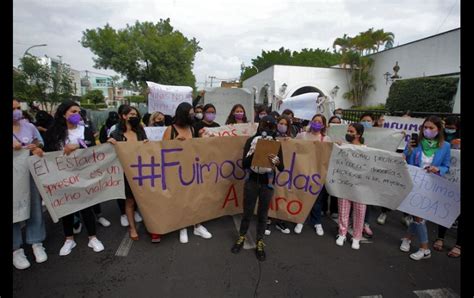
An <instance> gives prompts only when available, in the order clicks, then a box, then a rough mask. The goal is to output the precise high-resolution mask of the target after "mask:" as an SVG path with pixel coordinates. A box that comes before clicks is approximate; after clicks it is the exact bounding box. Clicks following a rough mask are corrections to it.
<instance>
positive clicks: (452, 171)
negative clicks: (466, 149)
mask: <svg viewBox="0 0 474 298" xmlns="http://www.w3.org/2000/svg"><path fill="white" fill-rule="evenodd" d="M444 178H446V179H448V181H450V182H453V183H455V184H457V185H458V187H459V190H461V150H458V149H451V164H450V165H449V171H448V172H447V173H446V175H445V176H444Z"/></svg>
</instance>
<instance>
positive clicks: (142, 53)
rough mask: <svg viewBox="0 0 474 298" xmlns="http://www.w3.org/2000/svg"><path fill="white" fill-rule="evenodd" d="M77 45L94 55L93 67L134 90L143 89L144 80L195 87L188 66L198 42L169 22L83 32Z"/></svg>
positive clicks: (191, 63) (193, 78)
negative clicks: (116, 75) (123, 79)
mask: <svg viewBox="0 0 474 298" xmlns="http://www.w3.org/2000/svg"><path fill="white" fill-rule="evenodd" d="M81 44H82V46H84V47H86V48H89V49H90V50H91V51H92V52H93V53H94V54H95V55H97V57H96V58H94V59H93V60H94V62H95V65H94V67H96V68H104V69H113V70H114V71H116V72H118V73H120V74H121V75H123V76H124V77H126V80H127V81H128V82H129V83H131V84H132V85H134V87H135V88H134V90H137V89H141V90H143V89H145V88H146V84H145V81H153V82H156V83H160V84H165V85H184V86H191V87H194V86H195V82H196V79H195V77H194V74H193V72H192V67H193V63H194V57H195V55H196V53H197V52H199V51H200V50H201V48H200V47H199V45H198V44H199V42H198V41H197V40H196V39H195V38H192V39H188V38H186V37H185V36H184V35H183V34H182V33H181V32H179V31H177V30H174V29H173V27H172V26H171V24H170V19H166V20H163V19H160V21H159V22H158V23H156V24H154V23H152V22H142V23H141V22H139V21H136V22H135V24H134V25H133V26H130V25H128V24H127V27H126V28H123V29H118V30H116V29H114V28H112V27H111V26H110V25H109V24H106V25H105V26H104V27H103V28H97V29H86V31H84V32H83V36H82V40H81Z"/></svg>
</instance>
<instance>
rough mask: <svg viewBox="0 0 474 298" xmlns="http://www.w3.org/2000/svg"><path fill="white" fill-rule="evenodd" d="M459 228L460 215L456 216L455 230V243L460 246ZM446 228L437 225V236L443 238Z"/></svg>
mask: <svg viewBox="0 0 474 298" xmlns="http://www.w3.org/2000/svg"><path fill="white" fill-rule="evenodd" d="M460 229H461V215H459V217H458V229H457V231H456V245H459V246H461V234H462V231H461V232H460V231H459V230H460ZM447 230H448V228H446V227H444V226H441V225H438V238H441V239H444V236H446V231H447Z"/></svg>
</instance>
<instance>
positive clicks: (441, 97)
mask: <svg viewBox="0 0 474 298" xmlns="http://www.w3.org/2000/svg"><path fill="white" fill-rule="evenodd" d="M458 81H459V78H417V79H407V80H398V81H395V82H394V83H393V84H392V86H391V87H390V92H389V94H388V98H387V103H386V108H387V109H388V110H389V111H391V112H393V111H407V110H410V111H416V112H438V113H451V112H452V111H453V105H454V95H455V94H456V91H457V86H458Z"/></svg>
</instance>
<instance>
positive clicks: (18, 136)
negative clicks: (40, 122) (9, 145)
mask: <svg viewBox="0 0 474 298" xmlns="http://www.w3.org/2000/svg"><path fill="white" fill-rule="evenodd" d="M13 140H14V141H17V142H19V143H21V145H22V146H23V147H25V146H26V145H29V144H31V143H33V141H34V140H38V141H39V142H40V143H41V144H42V145H44V141H43V138H42V137H41V134H40V133H39V131H38V129H37V128H36V127H35V126H34V125H33V124H31V123H29V122H26V121H20V131H19V132H16V133H15V132H14V133H13Z"/></svg>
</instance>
